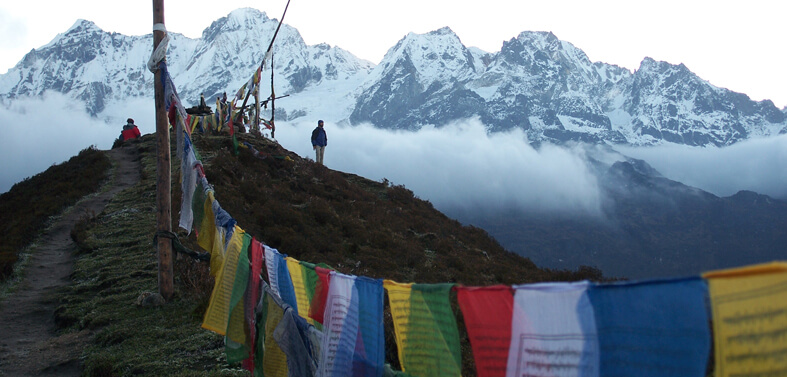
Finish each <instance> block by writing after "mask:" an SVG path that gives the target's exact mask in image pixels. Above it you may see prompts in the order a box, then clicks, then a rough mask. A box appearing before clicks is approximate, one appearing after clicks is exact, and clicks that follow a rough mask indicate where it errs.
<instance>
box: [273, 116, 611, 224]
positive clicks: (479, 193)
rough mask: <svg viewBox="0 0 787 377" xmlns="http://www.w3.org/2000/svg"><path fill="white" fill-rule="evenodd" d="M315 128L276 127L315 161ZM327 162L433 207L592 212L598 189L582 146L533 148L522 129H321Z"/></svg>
mask: <svg viewBox="0 0 787 377" xmlns="http://www.w3.org/2000/svg"><path fill="white" fill-rule="evenodd" d="M315 126H316V124H311V123H308V124H307V123H301V122H298V123H295V124H292V125H291V126H289V127H279V129H278V130H277V133H276V136H277V137H278V139H279V141H280V142H281V143H282V145H283V146H284V147H285V148H287V149H289V150H292V151H294V152H296V153H298V154H299V155H301V156H308V157H310V158H312V159H313V158H314V153H313V152H312V148H311V143H310V135H311V131H312V129H313V128H314V127H315ZM326 131H327V133H328V147H327V148H326V151H325V164H326V165H327V166H328V167H331V168H333V169H337V170H342V171H346V172H351V173H355V174H358V175H361V176H364V177H366V178H369V179H374V180H382V179H383V178H386V179H388V180H390V181H391V182H392V183H393V184H403V185H405V186H406V187H407V188H409V189H411V190H412V191H413V192H414V193H415V194H416V195H417V196H418V197H420V198H422V199H427V200H429V201H431V202H432V203H433V204H434V205H435V206H436V207H437V208H438V209H445V208H452V209H460V210H462V209H463V210H473V209H475V210H478V209H486V210H490V211H499V210H501V209H522V210H535V211H565V210H570V211H581V212H584V213H588V214H594V215H595V214H598V213H599V211H600V203H601V198H600V195H601V194H600V192H599V188H598V184H597V182H596V178H595V177H594V176H593V174H591V172H590V170H589V169H588V167H587V164H586V163H585V156H584V150H583V149H582V148H565V147H556V146H544V147H542V148H541V149H540V150H535V149H534V148H533V147H531V146H530V145H529V144H528V142H527V139H526V137H525V134H524V133H523V132H522V131H521V130H514V131H510V132H505V133H495V134H491V135H490V134H487V133H486V131H485V129H484V127H483V125H482V124H481V123H480V122H479V121H478V120H468V121H462V122H458V123H455V124H453V125H450V126H447V127H444V128H440V129H435V128H424V129H421V130H420V131H417V132H409V131H387V130H381V129H377V128H374V127H371V126H369V125H362V126H357V127H340V126H334V125H331V124H327V125H326Z"/></svg>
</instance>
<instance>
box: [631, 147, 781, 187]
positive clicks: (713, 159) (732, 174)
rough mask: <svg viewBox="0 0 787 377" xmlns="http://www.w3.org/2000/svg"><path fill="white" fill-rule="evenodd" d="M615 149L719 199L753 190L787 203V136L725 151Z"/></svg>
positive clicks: (698, 149)
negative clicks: (719, 197)
mask: <svg viewBox="0 0 787 377" xmlns="http://www.w3.org/2000/svg"><path fill="white" fill-rule="evenodd" d="M616 149H618V150H619V151H620V152H621V153H623V154H625V155H628V156H631V157H634V158H639V159H642V160H645V161H647V162H648V163H649V164H650V165H651V166H653V167H654V168H655V169H656V170H658V171H659V172H661V174H663V175H664V176H665V177H667V178H669V179H672V180H675V181H679V182H682V183H684V184H687V185H689V186H694V187H698V188H701V189H703V190H705V191H708V192H710V193H712V194H715V195H717V196H722V197H725V196H730V195H733V194H735V193H736V192H738V191H740V190H750V191H754V192H757V193H760V194H765V195H769V196H771V197H774V198H780V199H787V135H780V136H777V137H771V138H767V139H753V140H747V141H744V142H740V143H736V144H733V145H731V146H729V147H725V148H697V147H689V146H685V145H674V144H670V145H662V146H658V147H650V148H634V147H617V148H616Z"/></svg>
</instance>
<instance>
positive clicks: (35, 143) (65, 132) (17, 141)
mask: <svg viewBox="0 0 787 377" xmlns="http://www.w3.org/2000/svg"><path fill="white" fill-rule="evenodd" d="M6 101H7V102H6V103H0V132H1V133H0V161H3V168H2V172H0V193H3V192H6V191H8V190H9V189H10V188H11V186H13V185H14V183H16V182H19V181H21V180H23V179H25V178H27V177H30V176H33V175H36V174H38V173H40V172H42V171H44V170H46V169H47V168H49V167H50V166H52V165H53V164H58V163H61V162H63V161H66V160H68V159H69V158H71V157H72V156H74V155H76V154H77V153H79V151H81V150H83V149H85V148H88V147H90V146H91V145H94V146H96V147H97V148H99V149H110V148H111V147H112V143H113V142H114V140H115V139H116V138H117V137H118V136H119V135H120V131H121V129H122V127H123V124H125V122H126V119H127V118H129V117H131V118H134V119H135V120H136V119H138V120H137V121H136V123H137V124H139V126H140V130H141V131H142V132H143V133H149V132H152V131H153V130H155V124H154V123H153V120H154V112H153V100H133V101H130V102H127V103H125V104H120V105H115V106H113V107H112V108H109V109H107V110H106V111H105V113H107V114H112V115H111V116H109V117H105V119H106V120H102V119H97V118H94V117H91V116H90V115H88V114H87V113H86V112H85V110H84V104H82V103H79V102H76V101H74V100H72V99H69V98H68V97H66V96H64V95H62V94H59V93H55V92H47V93H45V94H44V96H42V97H41V98H24V99H19V100H12V101H8V100H6ZM115 114H116V115H115ZM148 114H149V115H148ZM140 120H141V121H140Z"/></svg>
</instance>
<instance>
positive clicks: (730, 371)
mask: <svg viewBox="0 0 787 377" xmlns="http://www.w3.org/2000/svg"><path fill="white" fill-rule="evenodd" d="M703 277H704V278H705V279H707V280H708V288H709V291H710V298H711V306H712V312H713V331H714V345H715V360H716V376H720V377H722V376H746V375H757V376H766V375H768V376H770V375H777V374H781V373H784V371H785V370H787V355H786V353H787V348H785V344H787V263H785V262H773V263H767V264H760V265H754V266H747V267H742V268H735V269H728V270H720V271H711V272H708V273H706V274H704V275H703Z"/></svg>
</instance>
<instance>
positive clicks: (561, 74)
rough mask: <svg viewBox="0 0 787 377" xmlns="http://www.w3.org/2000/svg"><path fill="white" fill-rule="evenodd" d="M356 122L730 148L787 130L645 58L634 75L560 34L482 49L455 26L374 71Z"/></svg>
mask: <svg viewBox="0 0 787 377" xmlns="http://www.w3.org/2000/svg"><path fill="white" fill-rule="evenodd" d="M451 72H455V74H453V75H451V74H447V73H451ZM369 80H371V82H367V84H366V86H365V89H364V94H363V95H362V96H360V97H359V99H358V102H357V104H356V106H355V110H354V112H353V114H352V116H351V118H350V119H351V120H352V121H353V122H355V123H357V122H364V121H370V122H373V123H375V124H377V125H378V126H382V127H390V128H403V129H417V128H420V127H421V126H423V125H426V124H434V125H437V126H440V125H443V124H446V123H447V122H450V121H451V120H454V119H456V118H461V117H468V116H478V117H480V118H481V120H482V121H483V122H484V124H486V126H487V127H488V129H489V130H490V131H503V130H508V129H511V128H514V127H518V128H522V129H524V130H526V131H527V133H528V135H529V137H530V139H531V140H533V141H541V140H549V141H557V142H560V141H566V140H582V141H591V142H602V141H604V142H611V143H629V144H636V145H642V144H654V143H658V142H662V141H667V142H674V143H680V144H688V145H716V146H722V145H729V144H732V143H735V142H737V141H740V140H743V139H746V138H748V137H759V136H770V135H775V134H779V133H780V132H781V133H784V132H787V121H785V119H786V118H785V114H784V112H783V111H780V110H779V109H777V108H776V107H775V106H774V105H773V103H772V102H771V101H762V102H754V101H751V100H750V99H749V98H748V97H747V96H746V95H744V94H739V93H734V92H731V91H729V90H726V89H721V88H717V87H714V86H712V85H711V84H709V83H708V82H706V81H704V80H702V79H700V78H699V77H697V76H696V75H695V74H693V73H692V72H690V71H689V70H688V69H687V68H686V67H685V66H683V65H679V66H675V65H671V64H669V63H665V62H656V61H654V60H652V59H649V58H647V59H645V60H644V61H643V62H642V65H641V66H640V68H639V69H638V70H637V71H636V72H634V73H631V72H629V71H628V70H626V69H623V68H620V67H617V66H614V65H609V64H605V63H599V62H597V63H592V62H591V61H590V60H589V59H588V58H587V56H586V55H585V53H584V52H583V51H582V50H580V49H578V48H576V47H574V46H573V45H572V44H570V43H568V42H565V41H561V40H559V39H558V38H557V37H556V36H555V35H554V34H552V33H545V32H523V33H521V34H520V35H519V36H517V37H516V38H513V39H511V40H510V41H507V42H505V43H504V44H503V47H502V49H501V50H500V52H497V53H494V54H486V55H484V54H483V53H478V52H475V53H472V52H470V50H468V49H466V48H465V47H464V46H463V45H462V44H461V42H460V41H459V38H458V37H457V36H456V35H455V34H454V33H453V32H452V31H451V30H450V29H447V28H443V29H440V30H438V31H435V32H431V33H428V34H423V35H415V34H409V35H407V36H406V37H405V38H404V39H402V40H401V41H400V42H399V43H398V44H397V45H396V46H395V47H393V48H392V49H391V50H390V51H389V52H388V54H387V55H386V56H385V58H384V59H383V61H382V62H381V63H380V65H379V66H377V67H376V68H375V69H374V71H373V72H372V73H371V74H370V76H369Z"/></svg>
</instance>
